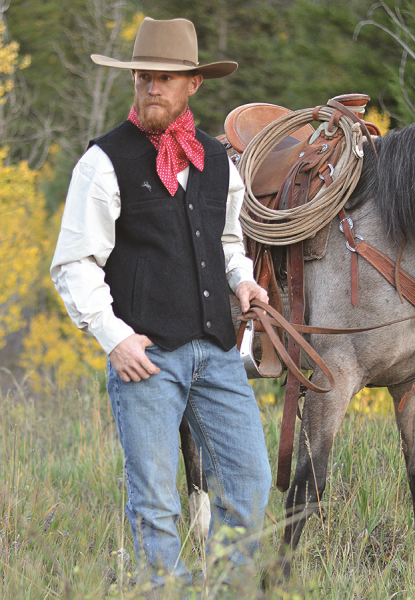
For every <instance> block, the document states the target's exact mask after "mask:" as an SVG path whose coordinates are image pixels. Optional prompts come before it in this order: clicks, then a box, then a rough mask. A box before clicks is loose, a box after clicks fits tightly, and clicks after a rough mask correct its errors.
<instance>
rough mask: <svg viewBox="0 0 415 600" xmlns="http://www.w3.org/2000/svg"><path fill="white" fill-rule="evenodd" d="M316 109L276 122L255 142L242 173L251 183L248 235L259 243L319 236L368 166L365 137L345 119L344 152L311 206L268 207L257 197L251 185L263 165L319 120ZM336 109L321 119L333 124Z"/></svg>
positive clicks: (245, 211)
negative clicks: (285, 141)
mask: <svg viewBox="0 0 415 600" xmlns="http://www.w3.org/2000/svg"><path fill="white" fill-rule="evenodd" d="M313 110H314V109H313V108H306V109H302V110H297V111H295V112H292V113H290V114H288V115H285V116H283V117H281V118H280V119H278V120H277V121H274V122H273V123H270V124H269V125H268V126H267V127H265V128H264V129H263V130H262V131H260V132H259V133H258V134H257V135H256V136H255V137H254V138H253V139H252V140H251V141H250V143H249V144H248V146H247V147H246V149H245V151H244V152H243V154H242V157H241V160H240V161H239V164H238V168H239V172H240V174H241V177H242V179H243V181H244V183H245V197H244V204H243V207H242V211H241V214H240V220H241V224H242V229H243V231H244V233H245V234H246V235H248V236H249V237H250V238H252V239H254V240H255V241H257V242H260V243H263V244H270V245H273V246H285V245H288V244H294V243H295V242H300V241H302V240H305V239H307V238H310V237H313V236H314V235H315V234H316V233H317V231H319V230H320V229H322V228H323V227H324V226H325V225H327V224H328V223H330V222H331V221H332V220H333V218H334V217H335V216H336V215H337V214H338V213H339V211H340V210H341V209H342V208H343V206H344V205H345V204H346V202H347V200H348V199H349V197H350V196H351V194H352V193H353V190H354V189H355V187H356V185H357V182H358V181H359V178H360V174H361V171H362V166H363V151H362V146H363V139H362V138H363V136H362V132H361V129H360V127H359V126H358V127H355V125H356V124H355V123H353V121H352V120H351V119H350V118H349V117H348V116H346V115H342V116H341V118H340V120H339V123H338V127H340V128H341V129H342V131H343V133H344V142H343V143H344V149H343V153H342V156H341V158H340V160H339V163H338V165H337V167H336V168H335V170H334V174H333V178H332V179H333V183H332V184H331V185H330V186H329V187H326V188H323V189H321V190H320V191H319V192H318V193H317V194H316V195H315V196H314V198H312V199H311V200H309V202H307V203H306V204H304V205H301V206H298V207H296V208H292V209H285V210H273V209H270V208H267V207H266V206H263V205H262V204H261V202H259V201H258V200H257V199H256V197H255V196H254V194H253V192H252V187H251V186H252V182H253V181H254V178H255V175H256V173H257V171H258V169H259V167H260V165H261V163H262V162H263V161H264V159H265V158H266V156H268V154H269V153H270V152H271V151H272V149H273V148H275V146H276V145H277V144H278V143H280V142H281V141H282V140H283V139H284V138H286V137H287V136H289V135H290V134H292V133H293V132H294V131H296V130H297V129H300V128H301V127H303V126H304V125H307V124H308V123H311V122H312V121H313V120H314V119H313ZM335 110H336V109H335V108H331V107H328V106H322V107H320V109H319V111H318V120H319V121H321V122H325V121H329V120H330V117H331V115H332V114H333V112H335ZM250 214H252V215H255V216H256V217H257V218H259V219H260V221H258V220H255V219H254V218H252V217H251V216H250ZM281 221H284V222H281Z"/></svg>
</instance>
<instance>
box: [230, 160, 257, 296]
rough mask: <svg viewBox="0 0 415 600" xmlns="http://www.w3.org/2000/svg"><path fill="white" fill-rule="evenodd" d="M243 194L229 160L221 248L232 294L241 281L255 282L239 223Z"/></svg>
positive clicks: (240, 180) (242, 186)
mask: <svg viewBox="0 0 415 600" xmlns="http://www.w3.org/2000/svg"><path fill="white" fill-rule="evenodd" d="M244 193H245V187H244V184H243V181H242V179H241V176H240V174H239V171H238V169H237V168H236V167H235V165H234V164H233V162H232V161H231V160H230V159H229V192H228V199H227V204H226V222H225V228H224V230H223V234H222V246H223V251H224V254H225V267H226V276H227V279H228V284H229V287H230V288H231V290H232V291H233V292H235V290H236V288H237V286H238V285H239V284H240V283H241V282H242V281H253V282H255V279H254V276H253V264H252V260H251V259H250V258H248V257H246V256H245V246H244V243H243V234H242V227H241V224H240V222H239V213H240V212H241V208H242V203H243V199H244Z"/></svg>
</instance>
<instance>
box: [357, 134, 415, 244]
mask: <svg viewBox="0 0 415 600" xmlns="http://www.w3.org/2000/svg"><path fill="white" fill-rule="evenodd" d="M375 145H376V149H377V152H378V160H377V159H376V157H375V156H374V154H373V152H372V150H371V149H370V147H369V145H368V144H365V147H364V150H365V157H364V161H363V170H362V175H361V177H360V180H359V183H358V185H357V187H356V190H355V191H354V193H353V195H352V197H351V198H350V200H349V202H348V205H347V206H348V207H350V208H357V207H358V206H360V205H362V204H363V203H364V202H365V201H366V200H369V199H373V200H374V202H375V203H376V206H377V208H378V210H379V217H380V219H381V222H382V225H383V227H384V229H385V233H386V234H387V235H388V236H390V237H391V238H392V240H393V241H394V242H395V243H396V244H397V245H398V246H400V245H401V244H402V243H403V242H414V241H415V159H414V155H415V124H414V125H409V126H408V127H405V128H404V129H402V131H391V132H389V133H388V134H387V135H386V136H385V137H383V138H379V139H377V140H376V141H375Z"/></svg>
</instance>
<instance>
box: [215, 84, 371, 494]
mask: <svg viewBox="0 0 415 600" xmlns="http://www.w3.org/2000/svg"><path fill="white" fill-rule="evenodd" d="M369 100H370V98H369V96H366V95H363V94H345V95H343V96H337V97H335V98H332V99H331V100H329V102H328V103H327V105H328V106H330V107H331V108H333V109H334V110H333V113H332V115H331V117H330V120H329V122H328V123H327V122H326V123H324V124H322V125H320V126H319V127H318V129H317V130H314V128H313V127H312V126H311V124H306V125H305V126H302V127H300V128H299V129H297V130H296V131H295V132H293V133H291V134H290V135H289V136H287V137H285V138H284V139H282V140H279V142H278V143H277V144H276V145H275V147H273V148H272V149H271V150H270V151H269V153H268V154H267V156H266V157H265V159H264V160H262V162H261V164H260V165H259V166H258V168H257V169H256V171H254V173H255V174H254V178H253V181H252V182H251V189H252V192H253V194H254V195H255V197H256V199H257V200H258V201H259V202H260V203H261V204H262V205H263V206H264V207H268V208H270V209H274V210H276V209H278V210H286V209H288V210H289V209H293V208H295V207H299V206H302V205H304V204H306V203H307V202H310V200H311V199H313V198H314V197H315V196H316V195H317V194H318V193H319V192H320V190H321V189H322V188H323V187H324V186H327V188H328V187H329V186H330V185H331V183H332V175H333V172H334V169H335V167H336V165H337V164H338V162H339V160H340V157H341V155H342V152H343V149H344V133H343V130H342V128H341V127H338V125H339V121H340V119H341V117H342V116H344V115H347V116H348V117H349V119H351V121H352V122H353V123H358V124H359V127H360V128H361V130H362V133H363V134H364V135H365V136H366V139H367V140H368V141H369V143H371V145H372V146H373V141H372V140H371V136H372V135H374V136H378V135H380V132H379V130H378V128H377V127H376V126H375V125H373V124H371V123H368V122H363V121H362V120H361V119H360V118H359V116H358V115H362V114H363V113H364V110H365V106H366V104H367V102H368V101H369ZM321 108H322V107H321V106H317V107H316V108H315V109H314V111H313V119H314V120H315V121H318V120H319V117H318V115H319V109H321ZM291 112H292V111H289V110H288V109H286V108H284V107H281V106H276V105H272V104H265V103H255V104H246V105H244V106H240V107H238V108H236V109H234V110H233V111H232V112H231V113H230V114H229V115H228V117H227V119H226V121H225V135H222V136H219V138H218V139H219V140H220V141H221V142H222V143H223V144H224V145H225V147H226V149H227V152H228V156H229V157H230V158H231V159H232V160H233V162H234V163H235V164H236V165H237V164H238V162H239V161H240V158H241V155H242V153H243V152H244V151H245V149H246V148H247V146H248V145H249V144H250V143H251V142H252V140H253V139H254V138H255V137H256V136H257V135H258V134H259V133H260V132H261V131H263V130H264V128H265V127H267V126H268V125H270V124H271V123H273V122H276V121H277V120H278V119H280V118H281V117H284V116H285V115H288V114H290V113H291ZM293 114H294V113H293ZM323 125H324V126H323ZM373 148H374V146H373ZM322 149H323V150H324V151H322ZM362 156H363V154H362ZM250 216H251V218H252V219H254V220H256V221H260V220H261V219H260V217H258V216H256V215H254V214H252V213H251V214H250ZM340 216H341V218H342V219H343V220H345V219H346V217H345V215H344V217H343V216H342V215H340ZM344 228H345V229H346V230H347V229H348V223H347V221H345V222H344ZM318 230H319V227H318V226H317V227H316V232H317V231H318ZM320 233H323V237H324V235H325V236H326V238H327V236H328V233H329V231H328V227H325V230H324V229H322V231H321V232H320ZM349 233H350V232H349ZM351 235H352V234H351ZM352 237H353V235H352ZM245 242H246V249H247V254H248V256H249V257H250V258H251V259H252V260H253V263H254V275H255V279H256V281H257V282H258V283H259V285H261V286H262V287H263V288H265V289H266V290H267V292H268V296H269V304H270V308H269V309H268V313H269V314H272V315H273V317H274V318H273V325H274V327H275V329H276V333H277V335H276V333H275V330H274V329H273V328H272V327H270V326H269V323H268V324H267V323H266V320H265V321H264V319H263V318H262V316H261V315H262V314H263V311H261V310H260V307H259V306H258V303H253V308H252V311H253V313H254V314H253V313H252V311H251V313H250V315H249V316H250V319H253V318H255V317H256V318H257V320H256V321H255V323H254V321H253V320H248V322H247V321H246V320H243V321H242V322H241V328H240V330H239V333H238V345H239V347H240V350H241V356H242V358H243V360H244V362H245V365H246V369H247V373H248V376H249V375H250V374H251V375H252V372H253V371H252V369H254V370H256V371H258V373H259V375H260V376H262V377H279V376H281V375H282V373H283V369H284V367H283V364H282V361H281V358H282V360H283V361H284V362H285V364H286V366H288V367H289V368H288V372H287V379H286V392H285V403H284V413H283V421H282V430H281V441H280V448H279V459H278V476H277V487H278V488H279V489H280V490H281V491H285V490H287V489H288V487H289V482H290V472H291V456H292V448H293V439H294V429H295V421H296V416H297V412H298V397H299V393H300V381H301V382H302V383H304V384H305V385H306V387H309V388H311V389H313V386H312V384H311V382H308V380H305V379H304V376H303V375H302V374H301V348H303V350H305V351H306V352H307V354H308V355H309V356H310V358H312V360H313V361H314V362H316V363H317V364H319V365H320V366H321V362H322V361H321V359H320V358H319V357H318V356H317V355H316V353H315V352H314V351H313V350H312V349H311V348H310V346H309V345H308V344H307V343H306V342H305V340H304V339H303V338H302V337H301V333H298V332H299V331H301V328H303V329H307V327H306V326H304V325H303V320H304V310H305V307H304V253H303V250H304V241H299V242H296V243H294V244H291V245H280V246H279V245H270V244H265V243H261V242H259V241H256V240H255V239H253V238H252V237H249V236H245ZM305 243H306V244H307V243H310V242H309V240H307V241H306V242H305ZM312 243H313V242H312V241H311V244H312ZM323 245H324V244H323ZM311 254H312V255H313V253H311ZM313 256H314V255H313ZM353 256H355V253H354V254H352V257H353ZM353 260H354V259H353V258H352V272H353ZM356 270H357V268H356ZM285 279H286V282H287V286H288V298H289V312H290V317H289V324H287V323H286V322H285V321H284V318H283V315H284V307H283V303H282V298H281V294H280V291H279V286H278V281H283V280H284V281H285ZM356 279H357V278H356ZM353 287H354V284H353V283H352V303H355V302H357V284H356V285H355V288H356V289H355V290H354V289H353ZM281 319H282V320H281ZM283 321H284V323H283ZM261 322H262V323H263V324H261ZM290 326H291V327H290ZM293 328H294V329H296V331H297V334H296V335H294V333H293ZM254 329H255V331H257V332H259V333H260V336H259V337H260V341H261V348H262V358H261V362H260V364H257V362H256V361H255V360H254V359H253V351H252V343H253V334H254ZM284 329H285V330H286V331H287V332H289V334H290V335H289V339H288V350H287V349H286V348H285V340H284ZM265 331H266V333H267V334H268V335H265ZM275 348H277V349H278V352H276V350H275ZM292 364H294V366H295V368H291V365H292ZM322 369H323V372H325V374H326V376H327V378H328V380H329V386H330V387H328V388H318V389H317V390H316V391H320V392H327V391H329V390H330V389H332V388H333V387H334V380H333V378H332V376H331V373H330V371H329V369H328V368H327V367H326V366H325V365H324V363H323V366H322ZM257 376H258V374H257ZM315 387H316V386H314V388H315Z"/></svg>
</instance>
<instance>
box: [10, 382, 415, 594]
mask: <svg viewBox="0 0 415 600" xmlns="http://www.w3.org/2000/svg"><path fill="white" fill-rule="evenodd" d="M254 387H255V392H256V395H257V398H258V400H259V401H260V403H261V404H262V406H261V412H262V418H263V424H264V429H265V434H266V439H267V445H268V450H269V456H270V461H271V464H272V465H274V466H275V465H276V458H277V451H278V442H279V430H280V422H281V403H280V401H279V400H278V396H279V391H278V388H277V387H275V384H273V383H272V382H256V383H255V386H254ZM272 396H273V397H274V398H275V397H277V402H276V403H274V402H273V401H272ZM384 402H387V400H384ZM368 406H369V408H370V404H369V403H368V401H366V402H365V404H364V410H359V409H358V407H357V408H356V406H354V410H352V411H350V412H349V413H348V414H347V416H346V418H345V421H344V423H343V426H342V429H341V432H340V434H339V435H338V436H337V438H336V440H335V444H334V449H333V452H332V454H331V457H330V462H329V470H328V480H327V487H326V493H325V495H324V497H323V499H322V502H321V506H320V510H319V511H317V513H316V514H315V515H314V516H313V517H312V518H311V519H310V520H309V521H308V523H307V525H306V528H305V531H304V533H303V536H302V538H301V542H300V545H299V548H298V551H297V552H296V554H295V556H294V558H293V576H292V579H291V581H290V582H289V583H285V584H283V585H282V584H281V583H278V581H279V580H278V577H270V578H269V579H270V580H271V581H277V583H275V584H274V585H271V586H270V588H269V589H268V590H267V591H266V592H265V593H262V592H260V591H259V590H258V587H257V581H258V579H259V578H260V577H261V576H262V575H263V574H264V573H266V572H267V571H268V572H269V573H270V575H272V576H278V573H279V566H278V560H277V551H278V547H279V544H280V538H281V534H282V531H283V521H284V508H283V507H284V502H285V497H284V495H282V494H280V493H279V492H278V491H277V490H276V489H275V488H274V489H273V490H272V493H271V498H270V504H269V511H270V514H271V515H272V517H273V520H274V521H276V523H277V524H278V525H275V523H274V522H273V521H272V520H271V519H270V518H268V517H267V518H266V521H265V527H264V534H263V539H262V543H261V556H260V558H259V561H258V564H257V570H256V572H255V573H246V574H244V575H241V576H240V578H239V579H238V582H237V585H236V588H237V589H236V591H235V592H234V594H233V595H232V596H229V597H235V598H238V599H241V598H256V597H258V598H259V597H262V598H269V599H283V600H290V599H291V600H298V599H319V598H333V599H334V598H336V599H338V598H342V599H350V600H351V599H359V600H363V599H366V598H376V599H377V600H378V599H381V600H383V599H384V600H388V599H392V598H397V599H407V598H414V597H415V558H414V551H413V549H414V529H413V513H412V501H411V495H410V492H409V488H408V483H407V479H406V472H405V465H404V460H403V456H402V453H401V451H400V440H399V436H398V433H397V431H396V426H395V424H394V420H393V415H392V413H391V410H390V409H389V410H388V409H386V410H384V411H383V413H384V414H382V415H379V413H378V412H376V411H372V412H369V413H368V411H367V408H368ZM0 411H1V419H0V468H1V485H0V574H1V577H0V597H1V598H4V599H5V600H20V599H21V600H32V599H33V600H38V599H39V600H46V599H49V598H50V599H52V598H63V599H66V600H78V599H79V600H81V599H87V598H90V599H91V600H94V599H98V598H99V599H101V598H104V597H106V596H107V597H109V598H119V599H121V598H123V599H126V600H127V599H129V598H138V599H139V598H144V597H145V591H146V587H145V585H144V586H142V587H141V588H138V587H137V586H134V582H133V576H132V573H133V570H134V563H135V559H134V551H133V547H132V542H131V535H130V530H129V523H128V522H126V519H125V517H124V504H125V501H126V488H125V480H124V476H123V459H122V453H121V449H120V446H119V443H118V438H117V433H116V429H115V425H114V423H113V419H112V415H111V409H110V405H109V402H108V399H107V396H106V393H105V392H104V391H102V390H100V389H99V384H98V382H95V383H94V384H93V385H91V390H90V391H89V392H88V393H83V394H81V395H80V394H77V393H67V394H61V395H57V396H56V397H54V398H46V397H45V398H37V399H33V398H31V397H30V396H25V395H24V394H23V393H16V395H14V394H10V395H8V396H7V397H2V398H1V407H0ZM365 413H367V414H365ZM274 470H275V467H274ZM274 475H275V473H274ZM178 487H179V491H180V496H181V500H182V505H183V515H182V518H181V519H180V521H179V525H178V526H179V531H180V534H181V536H182V539H183V542H184V547H183V557H184V559H185V561H186V562H187V564H188V565H189V567H190V569H191V570H192V572H194V573H195V575H196V574H197V573H198V571H199V569H200V566H201V550H200V548H198V546H197V544H196V543H195V541H194V539H193V537H192V532H191V531H190V532H189V510H188V503H187V497H186V485H185V475H184V467H183V465H182V464H181V465H180V469H179V473H178ZM121 548H123V549H124V552H119V550H120V549H121ZM221 556H222V555H221V551H220V545H218V546H217V549H216V550H214V552H212V558H209V559H208V560H213V558H219V559H220V560H218V561H217V564H216V565H215V567H212V578H211V587H210V590H211V592H212V596H211V597H214V598H222V597H223V596H222V595H221V591H220V590H222V594H223V588H222V587H221V586H220V585H219V584H220V582H221V580H222V579H223V577H224V576H225V575H226V573H227V561H226V556H225V557H222V558H221ZM196 592H197V586H196V588H195V590H194V591H192V593H191V600H192V599H193V598H196ZM261 594H262V595H261ZM181 597H183V595H182V593H181V592H180V590H177V589H175V587H174V583H173V582H171V583H169V585H168V586H167V589H166V592H165V594H164V595H163V598H181Z"/></svg>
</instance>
